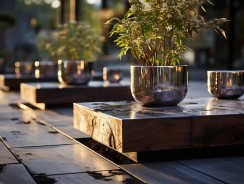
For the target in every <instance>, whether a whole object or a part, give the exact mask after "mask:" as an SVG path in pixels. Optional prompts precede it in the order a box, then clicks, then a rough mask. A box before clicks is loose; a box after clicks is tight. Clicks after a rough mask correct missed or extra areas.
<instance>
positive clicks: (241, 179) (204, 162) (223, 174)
mask: <svg viewBox="0 0 244 184" xmlns="http://www.w3.org/2000/svg"><path fill="white" fill-rule="evenodd" d="M180 163H181V164H183V165H185V166H186V167H189V168H192V169H195V170H196V171H198V172H201V173H205V174H206V175H208V176H210V177H214V178H216V179H218V180H220V181H224V182H225V183H233V184H242V183H244V175H243V173H244V167H243V164H244V157H224V158H212V159H196V160H182V161H180Z"/></svg>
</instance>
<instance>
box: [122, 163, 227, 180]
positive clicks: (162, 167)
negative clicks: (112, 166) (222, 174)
mask: <svg viewBox="0 0 244 184" xmlns="http://www.w3.org/2000/svg"><path fill="white" fill-rule="evenodd" d="M121 167H122V168H123V169H124V170H126V171H128V172H130V173H132V174H134V175H136V176H137V177H139V178H140V179H142V180H144V181H146V182H147V183H155V184H160V183H163V184H178V183H201V184H209V183H215V184H217V183H219V184H220V183H223V182H221V181H218V180H216V179H214V178H211V177H209V176H207V175H205V174H204V173H200V172H197V171H195V170H193V169H191V168H188V167H186V166H184V165H181V164H179V163H176V162H158V163H146V164H131V165H122V166H121Z"/></svg>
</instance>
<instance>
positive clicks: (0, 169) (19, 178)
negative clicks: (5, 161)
mask: <svg viewBox="0 0 244 184" xmlns="http://www.w3.org/2000/svg"><path fill="white" fill-rule="evenodd" d="M0 183H3V184H14V183H16V184H17V183H18V184H35V183H36V182H35V181H34V179H33V178H32V177H31V175H30V174H29V173H28V171H27V170H26V168H25V167H24V166H23V165H22V164H11V165H0Z"/></svg>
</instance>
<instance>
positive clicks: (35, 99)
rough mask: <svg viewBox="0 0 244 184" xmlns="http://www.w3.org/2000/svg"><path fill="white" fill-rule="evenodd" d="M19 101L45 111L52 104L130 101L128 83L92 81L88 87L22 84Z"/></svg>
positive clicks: (57, 84) (56, 84)
mask: <svg viewBox="0 0 244 184" xmlns="http://www.w3.org/2000/svg"><path fill="white" fill-rule="evenodd" d="M21 99H23V100H25V101H26V102H28V103H31V104H32V105H34V106H36V107H38V108H41V109H45V108H46V106H48V105H53V104H72V103H73V102H91V101H116V100H132V99H133V98H132V95H131V92H130V86H129V84H128V83H125V84H123V83H120V84H110V85H107V86H106V85H105V83H104V82H97V81H92V82H90V83H89V84H88V85H83V86H82V85H81V86H64V85H61V84H59V83H22V84H21Z"/></svg>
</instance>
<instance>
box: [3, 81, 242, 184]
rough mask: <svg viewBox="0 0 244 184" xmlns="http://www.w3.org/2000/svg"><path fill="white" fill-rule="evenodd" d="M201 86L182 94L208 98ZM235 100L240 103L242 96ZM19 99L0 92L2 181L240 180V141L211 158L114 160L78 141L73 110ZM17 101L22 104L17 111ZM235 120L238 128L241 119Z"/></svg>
mask: <svg viewBox="0 0 244 184" xmlns="http://www.w3.org/2000/svg"><path fill="white" fill-rule="evenodd" d="M191 87H193V88H191ZM205 88H206V86H205V84H204V83H190V89H189V93H188V96H187V98H188V99H192V100H193V99H194V98H196V97H197V96H199V94H201V96H202V97H209V95H208V93H207V92H206V90H205ZM239 101H242V102H243V97H242V98H241V99H240V100H239ZM22 102H23V101H22V100H21V99H20V94H19V93H17V92H3V91H0V136H1V137H2V138H1V141H0V181H1V182H2V183H11V184H12V183H166V184H167V183H171V184H172V183H206V184H207V183H233V184H241V183H244V176H243V173H244V168H243V164H244V155H243V154H244V148H243V143H240V144H238V147H235V146H234V147H232V146H231V147H227V148H226V149H225V151H226V152H222V151H223V150H222V149H219V150H218V152H219V155H218V154H217V155H212V156H211V157H209V155H208V157H206V156H205V153H201V156H202V158H199V157H198V155H197V158H196V157H194V156H191V155H190V153H191V152H185V153H186V154H188V155H187V156H188V158H187V159H186V158H185V159H179V158H180V157H175V158H174V157H173V158H171V159H170V160H164V161H157V162H143V163H136V162H131V163H127V164H118V163H115V162H113V161H111V160H108V159H107V158H105V157H104V156H101V155H99V154H98V153H96V152H94V151H93V150H91V149H90V148H88V147H86V146H85V145H83V144H81V143H80V142H82V141H81V140H90V139H91V137H90V136H88V135H86V134H84V133H82V132H81V131H79V130H76V129H74V128H73V110H72V108H59V107H58V106H57V107H56V108H53V109H47V110H45V111H43V110H39V109H32V108H30V107H28V106H25V105H24V104H22ZM226 102H227V101H226ZM198 103H200V101H198ZM16 104H22V105H21V108H22V109H19V108H18V107H17V106H16ZM227 104H228V103H227ZM191 105H193V106H194V105H196V104H191ZM237 105H238V104H237V103H235V104H234V106H237ZM232 107H233V106H232V104H231V105H230V106H225V107H224V108H228V109H227V110H228V111H229V110H230V109H232V111H233V114H234V116H236V115H237V114H238V113H239V115H240V117H243V106H242V105H241V106H239V108H232ZM237 111H238V113H237ZM205 113H206V112H205ZM231 116H232V115H231ZM231 116H230V117H231ZM226 117H227V116H224V118H223V119H224V121H226V122H227V120H228V121H229V123H230V124H231V123H233V124H236V122H235V121H234V120H236V118H235V119H232V118H230V119H227V118H226ZM228 117H229V116H228ZM238 121H239V124H238V127H239V128H240V131H241V130H243V129H242V128H243V127H242V124H243V122H244V121H243V118H241V119H240V120H238ZM202 123H203V124H204V123H207V124H208V122H207V121H203V122H202ZM215 123H216V124H218V123H220V122H215ZM236 125H237V124H236ZM209 126H211V124H209V125H208V127H209ZM225 130H226V132H228V129H225ZM138 135H139V133H138ZM77 140H79V141H80V142H78V141H77ZM218 140H219V141H222V142H225V140H224V139H218ZM241 140H243V139H242V138H241ZM166 151H167V150H166ZM164 153H165V154H166V153H167V154H168V155H169V154H170V152H164ZM181 153H182V152H180V151H179V152H178V151H177V152H176V154H181ZM160 154H162V153H159V156H160ZM197 154H198V153H197ZM162 156H163V155H162ZM172 156H174V155H172ZM176 156H177V155H176ZM178 156H179V155H178ZM195 156H196V155H195Z"/></svg>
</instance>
